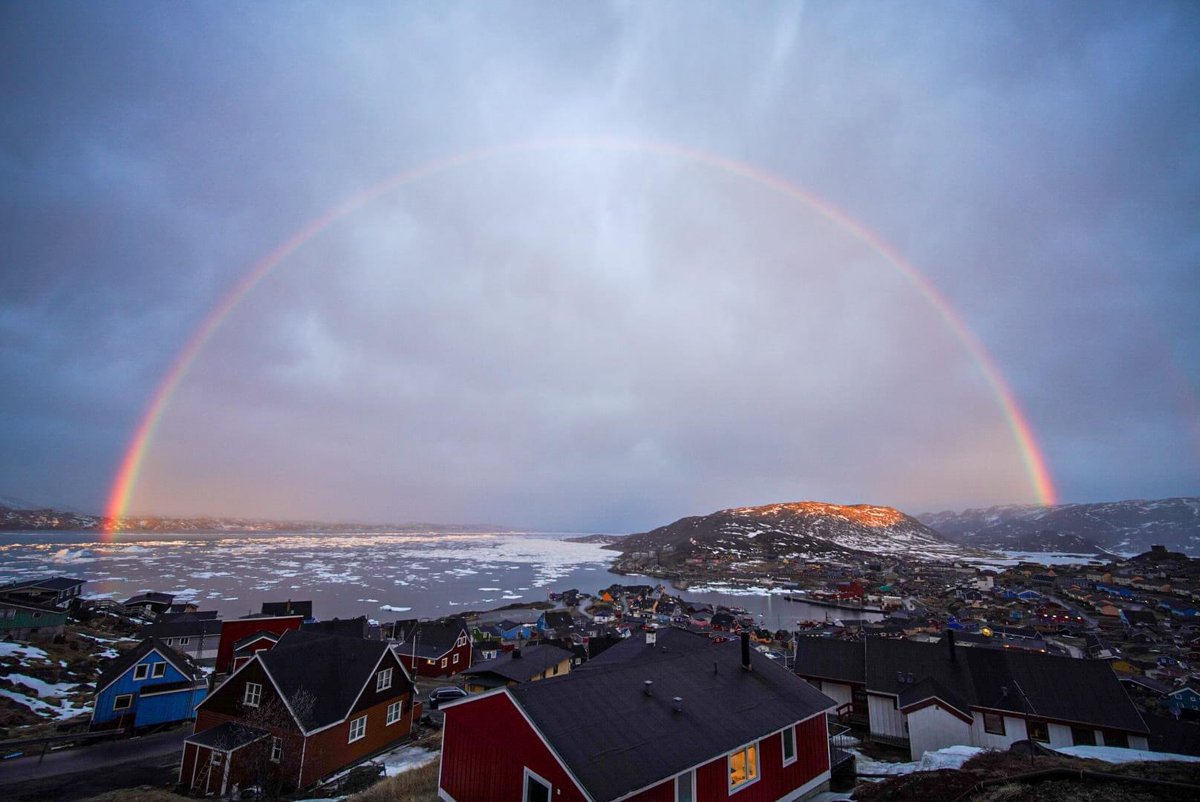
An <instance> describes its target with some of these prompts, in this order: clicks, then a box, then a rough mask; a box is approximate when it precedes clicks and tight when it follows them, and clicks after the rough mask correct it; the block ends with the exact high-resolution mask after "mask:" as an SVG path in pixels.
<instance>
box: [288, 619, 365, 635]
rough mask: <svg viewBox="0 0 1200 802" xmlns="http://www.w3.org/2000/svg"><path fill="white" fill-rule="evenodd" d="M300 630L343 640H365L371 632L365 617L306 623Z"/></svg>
mask: <svg viewBox="0 0 1200 802" xmlns="http://www.w3.org/2000/svg"><path fill="white" fill-rule="evenodd" d="M300 628H301V629H302V630H304V631H305V632H324V633H325V634H327V635H339V636H341V637H343V638H365V637H367V634H368V632H369V631H370V625H369V624H368V623H367V617H366V616H365V615H360V616H359V617H358V618H334V619H332V620H331V621H306V622H304V623H303V624H301V625H300Z"/></svg>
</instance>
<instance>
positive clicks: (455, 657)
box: [454, 652, 460, 665]
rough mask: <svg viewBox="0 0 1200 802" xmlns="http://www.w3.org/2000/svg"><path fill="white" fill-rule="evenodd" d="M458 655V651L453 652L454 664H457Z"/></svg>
mask: <svg viewBox="0 0 1200 802" xmlns="http://www.w3.org/2000/svg"><path fill="white" fill-rule="evenodd" d="M459 657H460V655H459V653H458V652H455V653H454V664H455V665H458V658H459Z"/></svg>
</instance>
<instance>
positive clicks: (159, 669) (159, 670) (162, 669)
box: [150, 663, 167, 679]
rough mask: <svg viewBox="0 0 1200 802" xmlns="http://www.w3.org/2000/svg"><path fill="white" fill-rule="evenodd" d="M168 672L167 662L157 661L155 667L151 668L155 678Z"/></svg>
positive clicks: (151, 674) (151, 673)
mask: <svg viewBox="0 0 1200 802" xmlns="http://www.w3.org/2000/svg"><path fill="white" fill-rule="evenodd" d="M166 673H167V664H166V663H155V664H154V667H153V668H151V669H150V676H151V677H153V678H154V679H158V678H159V677H161V676H163V675H164V674H166Z"/></svg>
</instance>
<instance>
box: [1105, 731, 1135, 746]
mask: <svg viewBox="0 0 1200 802" xmlns="http://www.w3.org/2000/svg"><path fill="white" fill-rule="evenodd" d="M1104 745H1105V746H1119V747H1121V748H1122V749H1128V748H1129V734H1128V733H1124V732H1116V731H1115V730H1105V731H1104Z"/></svg>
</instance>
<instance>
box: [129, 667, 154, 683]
mask: <svg viewBox="0 0 1200 802" xmlns="http://www.w3.org/2000/svg"><path fill="white" fill-rule="evenodd" d="M149 671H150V666H149V665H148V664H146V663H138V664H137V665H136V666H134V667H133V679H134V681H135V682H136V681H137V680H143V679H145V678H146V674H147V672H149Z"/></svg>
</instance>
